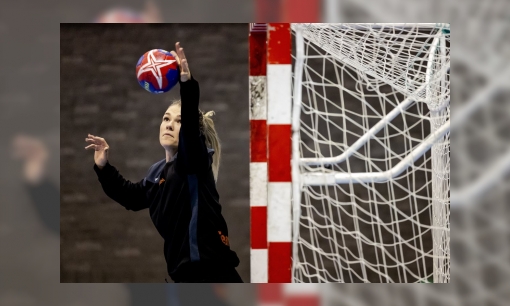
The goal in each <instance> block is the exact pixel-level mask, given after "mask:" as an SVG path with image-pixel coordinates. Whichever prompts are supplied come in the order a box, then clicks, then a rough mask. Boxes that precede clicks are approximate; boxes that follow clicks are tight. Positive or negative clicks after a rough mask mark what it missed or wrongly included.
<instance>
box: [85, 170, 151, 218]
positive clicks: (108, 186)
mask: <svg viewBox="0 0 510 306" xmlns="http://www.w3.org/2000/svg"><path fill="white" fill-rule="evenodd" d="M94 170H95V171H96V174H97V177H98V179H99V182H100V183H101V186H102V187H103V190H104V192H105V193H106V195H107V196H109V197H110V198H111V199H112V200H114V201H115V202H117V203H119V204H120V205H122V206H124V207H125V208H126V209H128V210H133V211H138V210H142V209H145V208H148V207H149V204H148V201H147V196H148V195H147V193H148V191H149V189H150V188H151V187H152V185H153V184H152V183H149V182H148V181H146V180H145V179H143V180H141V181H140V182H138V183H132V182H130V181H129V180H126V179H125V178H124V177H122V175H120V173H119V171H118V170H117V169H116V168H115V167H114V166H112V165H110V163H108V162H107V163H106V165H105V166H104V167H103V169H99V167H97V165H96V164H94Z"/></svg>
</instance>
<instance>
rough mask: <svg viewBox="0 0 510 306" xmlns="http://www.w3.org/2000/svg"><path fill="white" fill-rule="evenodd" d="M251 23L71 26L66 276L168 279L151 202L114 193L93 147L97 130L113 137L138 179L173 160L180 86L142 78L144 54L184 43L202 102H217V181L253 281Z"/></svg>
mask: <svg viewBox="0 0 510 306" xmlns="http://www.w3.org/2000/svg"><path fill="white" fill-rule="evenodd" d="M247 37H248V25H247V24H167V25H164V24H153V25H149V24H143V25H141V24H126V25H120V24H90V25H70V24H63V25H61V41H60V43H61V45H60V47H61V62H60V69H61V83H60V86H61V87H60V89H61V99H60V102H61V104H60V105H61V106H60V116H61V117H60V119H61V123H60V131H61V132H60V139H61V142H60V146H61V151H60V153H61V178H60V179H61V267H60V273H61V281H62V282H163V281H164V278H165V277H166V265H165V260H164V256H163V240H162V238H161V237H160V236H159V234H158V233H157V231H156V229H155V228H154V226H153V224H152V222H151V220H150V217H149V215H148V210H144V211H140V212H137V213H135V212H131V211H127V210H125V209H124V208H123V207H121V206H120V205H119V204H117V203H115V202H114V201H113V200H111V199H109V198H108V197H107V196H106V195H105V194H104V192H103V190H102V189H101V186H100V184H99V182H98V181H97V177H96V174H95V173H94V171H93V169H92V167H93V164H94V161H93V152H92V151H86V150H84V147H85V145H86V143H85V137H86V135H87V134H88V133H91V134H94V135H99V136H101V137H104V138H105V139H106V141H107V142H108V144H109V145H110V148H111V149H110V162H111V164H112V165H114V166H116V167H117V168H118V169H119V171H120V172H121V174H122V175H123V176H124V177H125V178H127V179H129V180H132V181H139V180H140V179H142V178H143V177H144V176H145V174H146V171H147V169H148V168H149V167H150V166H151V165H152V164H153V163H154V162H156V161H158V160H160V159H162V158H164V150H163V148H162V147H161V145H160V144H159V140H158V132H159V125H160V120H161V116H162V114H163V113H164V111H165V110H166V108H167V107H168V105H169V104H170V102H171V101H172V100H173V99H174V98H178V95H179V93H178V87H176V88H174V89H173V90H172V91H170V92H168V93H166V94H162V95H153V94H150V93H148V92H146V91H145V90H144V89H143V88H141V87H140V85H138V83H137V81H136V75H135V65H136V62H137V61H138V58H139V57H140V56H141V55H142V54H143V53H145V52H146V51H148V50H150V49H154V48H161V49H165V50H168V51H170V50H173V49H174V44H175V42H176V41H180V42H181V45H182V46H183V47H184V50H185V52H186V55H187V58H188V60H189V63H190V68H191V71H192V73H193V75H194V76H195V78H196V79H197V80H198V81H199V82H200V85H201V102H200V108H201V109H202V110H204V111H208V110H214V111H215V112H216V116H215V117H214V120H215V123H216V127H217V131H218V133H219V136H220V139H221V141H222V146H223V154H222V164H221V166H220V174H219V179H218V183H217V187H218V192H219V194H220V202H221V204H222V206H223V215H224V217H225V219H226V221H227V224H228V226H229V231H230V241H231V246H232V248H233V249H234V250H235V251H236V252H237V254H238V256H239V258H240V260H241V264H240V265H239V267H238V271H239V273H240V275H241V277H242V278H243V280H244V281H245V282H248V281H249V166H248V165H249V121H248V90H247V89H248V66H247V61H248V41H247Z"/></svg>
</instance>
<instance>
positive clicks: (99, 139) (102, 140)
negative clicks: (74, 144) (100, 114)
mask: <svg viewBox="0 0 510 306" xmlns="http://www.w3.org/2000/svg"><path fill="white" fill-rule="evenodd" d="M87 139H93V140H95V141H96V143H98V144H99V143H100V144H106V140H104V138H102V137H98V136H94V135H92V134H89V135H88V138H85V140H87Z"/></svg>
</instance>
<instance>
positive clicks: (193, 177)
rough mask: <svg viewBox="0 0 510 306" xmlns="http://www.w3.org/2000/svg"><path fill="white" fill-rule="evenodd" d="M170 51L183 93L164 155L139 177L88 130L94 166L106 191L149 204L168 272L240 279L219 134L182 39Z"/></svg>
mask: <svg viewBox="0 0 510 306" xmlns="http://www.w3.org/2000/svg"><path fill="white" fill-rule="evenodd" d="M175 47H176V51H172V54H173V55H174V57H175V58H176V59H177V62H178V64H179V69H180V76H181V77H180V81H179V83H180V94H181V99H180V100H178V101H175V102H174V103H172V104H171V105H170V107H168V109H167V110H166V112H165V114H164V115H163V116H162V120H161V126H160V131H159V140H160V143H161V146H162V147H163V148H164V149H165V155H166V156H165V159H163V160H161V161H159V162H157V163H155V164H154V165H152V166H151V167H150V168H149V171H148V173H147V176H146V177H145V178H144V179H143V180H141V181H140V182H138V183H132V182H130V181H128V180H126V179H124V178H123V177H122V176H121V175H120V174H119V172H118V171H117V169H116V168H115V167H114V166H112V165H111V164H110V163H109V162H108V151H109V146H108V143H107V142H106V141H105V139H104V138H101V137H98V136H94V135H91V134H89V135H88V137H87V138H86V139H85V140H86V141H87V142H88V143H90V145H88V146H87V147H85V149H93V150H94V151H95V152H94V161H95V164H94V170H95V172H96V173H97V176H98V178H99V182H100V183H101V186H102V187H103V190H104V192H105V193H106V194H107V195H108V196H109V197H110V198H112V199H113V200H115V201H116V202H118V203H119V204H121V205H122V206H124V207H125V208H126V209H128V210H133V211H139V210H142V209H146V208H149V212H150V216H151V219H152V221H153V223H154V225H155V226H156V229H157V230H158V232H159V233H160V234H161V236H162V237H163V239H164V240H165V246H164V255H165V259H166V263H167V271H168V274H169V276H170V277H171V278H172V280H174V281H175V282H207V283H215V282H218V283H224V282H228V283H234V282H242V280H241V277H240V276H239V274H238V273H237V271H236V269H235V267H237V266H238V265H239V258H238V257H237V254H236V253H235V252H234V251H232V250H231V249H230V243H229V239H228V228H227V224H226V222H225V219H224V218H223V216H222V214H221V205H220V203H219V195H218V192H217V190H216V180H217V178H218V169H219V164H220V154H221V151H220V142H219V139H218V135H217V134H216V130H215V129H214V123H213V121H212V119H211V115H212V112H209V113H207V114H203V113H202V112H201V111H200V110H199V109H198V104H199V96H200V91H199V85H198V82H197V81H196V80H195V79H194V78H193V76H192V75H191V73H190V70H189V66H188V62H187V60H186V57H185V55H184V50H183V49H182V48H181V47H180V44H179V43H176V44H175Z"/></svg>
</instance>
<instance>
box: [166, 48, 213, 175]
mask: <svg viewBox="0 0 510 306" xmlns="http://www.w3.org/2000/svg"><path fill="white" fill-rule="evenodd" d="M175 48H176V50H177V51H172V54H173V55H174V57H175V58H176V59H177V62H178V64H179V69H180V73H181V78H180V81H179V83H180V87H181V90H180V93H181V130H180V132H179V149H178V155H177V163H178V165H177V167H178V169H181V170H184V172H185V173H186V174H196V173H198V172H199V171H201V170H205V169H207V168H208V167H209V154H208V153H207V147H206V144H205V138H204V136H201V135H200V123H199V118H200V117H199V109H198V104H199V100H200V87H199V85H198V82H197V81H196V80H195V79H194V78H193V77H192V75H191V72H190V70H189V66H188V60H187V59H186V56H185V54H184V49H183V48H181V46H180V44H179V43H176V44H175Z"/></svg>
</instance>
